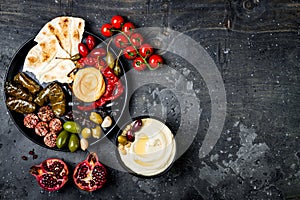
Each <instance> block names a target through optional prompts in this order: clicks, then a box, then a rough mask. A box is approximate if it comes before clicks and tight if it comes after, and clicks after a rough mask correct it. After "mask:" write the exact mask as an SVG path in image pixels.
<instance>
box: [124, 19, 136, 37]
mask: <svg viewBox="0 0 300 200" xmlns="http://www.w3.org/2000/svg"><path fill="white" fill-rule="evenodd" d="M134 29H135V26H134V24H133V23H131V22H126V23H125V24H124V25H123V27H122V32H123V33H125V34H126V35H131V34H132V33H133V30H134Z"/></svg>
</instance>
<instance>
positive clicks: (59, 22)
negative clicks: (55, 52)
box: [34, 17, 85, 56]
mask: <svg viewBox="0 0 300 200" xmlns="http://www.w3.org/2000/svg"><path fill="white" fill-rule="evenodd" d="M84 26H85V22H84V20H83V19H81V18H76V17H57V18H55V19H53V20H51V21H50V22H48V23H47V24H46V25H44V27H43V28H42V29H41V30H40V32H39V33H38V34H37V36H36V37H35V39H34V41H36V42H37V43H39V42H40V41H42V40H43V39H44V38H45V37H49V36H51V35H54V36H55V37H56V38H57V40H58V41H59V43H60V45H61V47H62V48H63V49H64V50H65V51H66V52H67V53H68V54H69V55H70V56H72V55H75V54H77V53H78V43H79V42H81V40H82V35H83V32H84Z"/></svg>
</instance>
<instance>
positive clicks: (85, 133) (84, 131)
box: [81, 127, 92, 139]
mask: <svg viewBox="0 0 300 200" xmlns="http://www.w3.org/2000/svg"><path fill="white" fill-rule="evenodd" d="M81 136H82V137H83V138H85V139H87V138H90V137H91V136H92V131H91V129H89V128H87V127H85V128H84V129H82V131H81Z"/></svg>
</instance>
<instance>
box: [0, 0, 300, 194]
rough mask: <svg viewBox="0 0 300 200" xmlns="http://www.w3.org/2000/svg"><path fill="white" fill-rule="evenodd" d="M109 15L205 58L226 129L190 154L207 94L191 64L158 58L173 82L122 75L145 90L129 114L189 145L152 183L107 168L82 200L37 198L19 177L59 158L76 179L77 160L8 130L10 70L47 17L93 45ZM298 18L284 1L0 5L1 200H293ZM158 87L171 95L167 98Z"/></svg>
mask: <svg viewBox="0 0 300 200" xmlns="http://www.w3.org/2000/svg"><path fill="white" fill-rule="evenodd" d="M115 14H120V15H122V16H125V17H126V19H128V20H130V21H132V22H134V23H135V24H136V26H137V27H168V28H170V29H172V30H175V31H179V32H181V33H184V34H185V35H187V36H189V37H190V38H192V39H193V40H195V41H196V43H197V44H200V45H201V46H202V47H203V49H205V51H206V52H207V54H205V56H208V55H209V58H207V59H210V58H211V59H212V60H213V61H214V63H215V65H216V66H215V67H217V69H218V71H219V73H220V75H221V77H222V80H223V83H224V88H225V92H226V101H227V103H226V106H227V107H226V118H225V124H224V127H223V129H222V131H221V133H220V138H219V139H218V140H217V143H216V144H215V145H214V146H213V149H212V150H211V151H210V152H209V154H208V155H205V156H204V157H203V156H202V154H201V150H200V149H201V146H203V145H204V144H203V141H204V138H205V135H206V133H207V131H208V129H209V123H210V120H211V119H212V115H213V114H212V109H211V108H212V104H213V103H214V101H213V100H212V99H211V96H210V95H213V92H214V91H210V88H209V87H208V86H207V83H206V79H205V78H204V77H203V76H202V73H201V72H199V70H198V69H197V67H196V68H195V66H194V65H192V64H191V62H189V60H185V59H183V58H180V57H179V56H177V55H174V54H172V53H169V52H165V51H162V52H161V53H163V57H164V58H165V60H166V64H167V66H168V67H170V69H172V70H173V72H172V73H171V71H172V70H171V71H170V72H169V73H167V72H166V69H165V70H162V71H158V70H157V72H153V73H151V72H145V74H146V75H145V74H144V76H142V75H141V77H143V78H141V77H139V74H135V73H133V74H131V75H132V76H135V77H136V79H135V78H132V79H129V82H130V84H133V85H135V86H136V84H140V82H139V83H137V82H134V81H144V82H145V83H151V84H148V85H144V86H141V87H139V88H138V89H137V90H136V91H135V92H134V93H133V95H131V98H130V101H129V102H128V104H129V107H128V113H130V115H131V116H136V115H140V114H153V115H156V116H165V117H166V119H167V122H168V123H169V124H170V126H171V127H172V129H173V130H174V131H175V132H176V131H177V130H180V129H179V127H180V125H182V124H181V122H185V123H186V124H184V125H185V127H186V126H187V125H189V126H190V129H189V130H187V131H186V133H185V134H186V135H181V140H182V142H183V143H184V142H186V144H187V143H188V142H189V141H190V142H191V145H190V146H189V148H188V149H187V151H185V153H184V154H183V155H181V156H180V158H178V159H177V160H176V162H175V163H174V165H173V166H172V168H171V169H170V170H169V171H168V172H167V173H166V174H164V175H163V176H161V177H158V178H151V179H144V178H140V177H135V176H133V175H131V174H128V173H126V172H122V171H119V170H116V169H113V167H108V171H109V181H108V182H107V184H106V185H105V186H104V187H103V188H102V189H101V190H99V191H96V192H93V193H86V192H81V191H79V190H78V189H77V188H76V186H75V185H74V184H73V183H72V181H69V182H68V183H67V185H66V187H64V188H63V189H62V190H60V191H58V192H53V193H49V192H45V191H43V190H41V189H40V187H39V186H38V185H37V183H36V181H35V179H34V177H32V176H31V175H30V174H29V173H28V170H29V168H30V167H31V166H32V165H34V164H37V163H39V162H41V161H43V160H44V159H46V158H49V157H58V158H63V159H64V160H65V161H66V162H67V163H68V165H69V167H70V169H74V167H75V165H76V163H78V162H79V161H81V160H83V159H84V158H85V157H86V155H87V153H86V152H82V151H78V152H76V153H67V152H58V151H53V150H49V149H45V148H43V147H40V146H38V145H36V144H34V143H33V142H31V141H30V140H28V139H27V138H26V137H25V136H23V135H22V134H21V133H20V132H19V131H18V129H17V128H16V126H15V125H14V124H13V121H12V120H11V119H10V118H9V115H8V113H7V109H6V106H5V102H4V96H3V84H4V78H5V73H6V70H7V68H8V66H9V62H10V60H11V59H12V58H13V54H14V53H15V52H16V51H17V50H18V48H19V47H20V46H21V44H22V43H24V42H25V41H27V40H28V39H29V38H31V37H33V36H34V35H35V34H36V33H37V32H38V30H39V29H40V28H41V27H42V26H43V24H45V23H46V22H48V21H49V20H51V19H52V18H54V17H56V16H61V15H72V16H79V17H82V18H84V19H85V20H86V22H87V29H88V30H90V31H91V32H93V33H95V34H98V35H100V34H99V28H100V27H101V25H102V24H103V23H107V22H109V20H110V18H111V16H113V15H115ZM299 18H300V16H299V2H297V1H292V0H291V1H282V0H281V1H280V0H275V1H265V0H259V1H258V0H253V1H251V0H249V1H244V2H243V1H237V0H226V1H221V0H213V1H201V2H200V1H199V2H198V3H196V2H195V1H192V0H186V1H179V0H175V1H164V0H158V1H150V0H147V1H143V0H132V1H116V0H103V1H97V0H93V1H90V0H88V1H84V3H83V1H76V0H51V1H46V0H43V1H39V2H36V1H32V0H29V1H26V0H24V1H17V0H11V1H8V0H2V1H1V2H0V22H1V23H0V32H1V35H0V41H1V53H0V97H1V101H0V108H1V110H0V121H1V124H2V125H1V126H0V156H1V159H0V199H39V198H41V199H79V198H80V199H168V198H169V199H197V200H198V199H224V200H225V199H226V200H227V199H264V200H265V199H272V200H275V199H293V200H296V199H300V181H299V180H300V168H299V166H300V141H299V137H300V126H299V124H300V115H299V113H300V106H299V100H300V93H299V89H300V87H299V86H300V85H299V79H300V66H299V63H300V59H299V53H300V51H299V46H300V42H299ZM162 35H164V33H162ZM166 35H167V34H166ZM166 37H167V36H166ZM171 39H172V38H171ZM193 48H196V47H194V46H189V47H188V50H187V51H188V52H191V55H192V56H194V58H196V59H195V60H198V59H199V60H200V61H199V62H201V59H202V60H203V59H204V57H201V56H199V55H197V54H196V55H194V54H193ZM182 51H185V50H184V49H183V50H182ZM200 69H201V68H200ZM178 77H179V78H178ZM182 77H183V80H181V79H180V78H182ZM139 78H140V79H139ZM155 78H156V79H155ZM156 80H157V81H156ZM158 80H160V81H158ZM162 80H163V81H164V82H163V84H160V83H162V82H161V81H162ZM166 84H169V85H170V86H173V87H172V88H171V89H168V88H167V89H165V88H164V87H165V86H166ZM135 86H132V87H135ZM174 90H175V91H180V92H181V93H180V92H179V93H176V92H175V93H174ZM193 99H196V100H197V102H199V105H200V107H199V108H198V107H197V105H194V104H193V105H190V107H188V106H187V105H188V104H189V103H190V102H192V100H193ZM182 103H184V104H182ZM183 108H187V109H188V111H189V110H193V108H195V110H196V112H198V113H201V115H200V117H199V116H197V115H195V113H194V114H193V115H190V116H186V115H184V114H186V113H188V111H186V113H185V111H184V109H183ZM182 109H183V110H182ZM218 109H221V108H218ZM200 111H201V112H200ZM195 116H196V117H198V118H199V119H198V118H195ZM186 117H187V118H186ZM125 118H126V117H125ZM189 121H190V122H193V123H191V124H188V122H189ZM197 127H199V128H198V129H197ZM195 128H196V131H194V129H195ZM114 134H116V132H114V133H112V134H111V135H110V136H109V138H110V139H112V138H113V137H114ZM183 136H186V138H187V140H189V141H184V137H183ZM193 136H195V138H194V139H193ZM106 142H107V143H106V144H105V142H103V144H101V145H99V146H98V147H97V149H98V150H99V158H100V160H101V161H102V162H104V163H107V164H108V165H109V166H117V164H115V162H116V159H115V157H114V154H113V153H112V152H110V150H109V149H110V148H112V146H110V145H109V141H106ZM106 145H107V146H106ZM32 149H34V150H35V152H36V154H38V158H37V159H35V160H33V159H32V158H31V157H29V159H28V160H27V161H24V160H22V159H21V156H22V155H28V152H29V151H30V150H32Z"/></svg>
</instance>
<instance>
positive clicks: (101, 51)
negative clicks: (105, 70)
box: [89, 47, 106, 58]
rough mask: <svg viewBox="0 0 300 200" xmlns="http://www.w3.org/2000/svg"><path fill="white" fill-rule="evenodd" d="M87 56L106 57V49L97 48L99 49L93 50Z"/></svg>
mask: <svg viewBox="0 0 300 200" xmlns="http://www.w3.org/2000/svg"><path fill="white" fill-rule="evenodd" d="M89 56H91V57H95V58H97V57H104V56H106V49H104V48H102V47H99V48H95V49H93V50H92V51H91V53H90V54H89Z"/></svg>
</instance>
